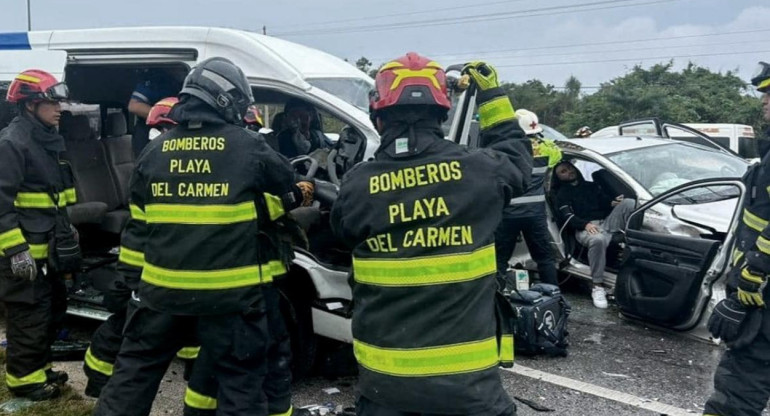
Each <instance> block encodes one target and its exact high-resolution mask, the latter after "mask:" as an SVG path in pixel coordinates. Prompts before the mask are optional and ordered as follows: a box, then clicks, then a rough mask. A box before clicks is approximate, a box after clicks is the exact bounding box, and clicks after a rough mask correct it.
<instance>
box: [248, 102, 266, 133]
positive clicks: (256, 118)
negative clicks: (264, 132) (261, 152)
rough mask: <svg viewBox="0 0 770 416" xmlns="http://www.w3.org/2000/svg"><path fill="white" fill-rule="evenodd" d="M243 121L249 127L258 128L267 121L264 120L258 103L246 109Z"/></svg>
mask: <svg viewBox="0 0 770 416" xmlns="http://www.w3.org/2000/svg"><path fill="white" fill-rule="evenodd" d="M243 122H244V123H246V125H247V126H249V127H252V126H253V127H256V128H258V129H260V128H262V127H264V126H265V122H264V121H262V114H260V113H259V109H258V108H257V106H256V105H253V104H252V105H250V106H249V108H247V109H246V115H245V116H243Z"/></svg>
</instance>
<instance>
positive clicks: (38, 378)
mask: <svg viewBox="0 0 770 416" xmlns="http://www.w3.org/2000/svg"><path fill="white" fill-rule="evenodd" d="M42 269H43V267H42V264H38V275H37V278H36V279H35V280H34V281H32V282H30V281H28V280H25V279H18V278H15V277H2V282H0V286H1V287H0V300H2V302H3V303H4V305H5V310H6V328H7V333H6V336H7V338H8V348H7V350H6V376H5V381H6V384H7V385H8V388H9V390H11V391H12V392H15V393H25V392H27V391H30V390H33V389H35V388H38V387H39V386H40V385H42V384H44V383H45V382H46V380H47V378H46V374H45V371H46V370H47V369H50V368H51V365H52V361H53V360H52V356H51V345H53V343H54V341H56V338H57V335H58V333H59V330H60V329H61V325H62V321H63V320H64V315H65V313H66V311H67V288H66V286H65V285H64V280H63V279H62V277H61V276H59V275H55V274H49V275H44V274H43V271H42Z"/></svg>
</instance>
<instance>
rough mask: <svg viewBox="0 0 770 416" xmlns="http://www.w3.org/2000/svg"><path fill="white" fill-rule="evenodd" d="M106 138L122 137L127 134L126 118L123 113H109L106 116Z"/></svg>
mask: <svg viewBox="0 0 770 416" xmlns="http://www.w3.org/2000/svg"><path fill="white" fill-rule="evenodd" d="M105 130H106V133H107V134H106V136H107V137H118V136H123V135H125V134H126V133H127V132H128V127H127V125H126V117H125V116H124V115H123V113H111V114H107V122H106V124H105Z"/></svg>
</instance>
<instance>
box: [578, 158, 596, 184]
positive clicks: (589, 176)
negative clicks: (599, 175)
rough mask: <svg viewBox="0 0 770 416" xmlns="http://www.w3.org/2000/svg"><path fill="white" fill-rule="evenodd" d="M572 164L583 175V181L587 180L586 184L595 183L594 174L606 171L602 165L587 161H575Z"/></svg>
mask: <svg viewBox="0 0 770 416" xmlns="http://www.w3.org/2000/svg"><path fill="white" fill-rule="evenodd" d="M572 164H573V165H575V167H576V168H577V170H578V171H579V172H580V174H581V175H583V179H585V181H586V182H594V177H593V174H594V172H597V171H599V170H601V169H604V168H602V166H601V165H600V164H598V163H596V162H593V161H590V160H585V159H573V160H572Z"/></svg>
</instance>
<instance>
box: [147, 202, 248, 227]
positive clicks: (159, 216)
mask: <svg viewBox="0 0 770 416" xmlns="http://www.w3.org/2000/svg"><path fill="white" fill-rule="evenodd" d="M144 212H145V213H146V215H147V217H146V218H147V220H146V221H147V223H156V224H157V223H166V224H197V225H204V224H208V225H210V224H235V223H239V222H245V221H252V220H255V219H257V207H256V205H254V202H252V201H248V202H242V203H240V204H231V205H184V204H148V205H145V206H144Z"/></svg>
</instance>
